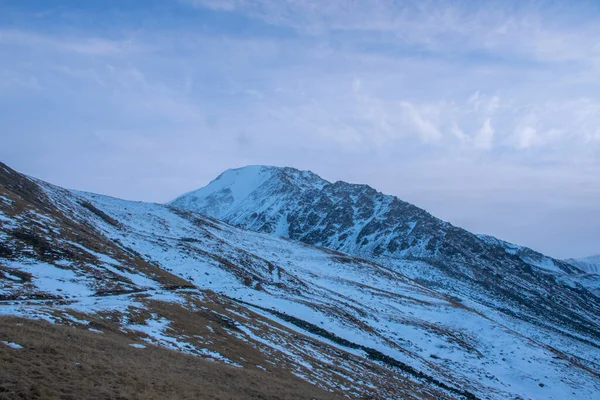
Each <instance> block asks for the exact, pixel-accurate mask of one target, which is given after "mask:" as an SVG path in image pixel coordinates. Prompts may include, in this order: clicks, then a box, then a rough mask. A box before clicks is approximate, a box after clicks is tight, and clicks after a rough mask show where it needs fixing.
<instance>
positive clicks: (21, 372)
mask: <svg viewBox="0 0 600 400" xmlns="http://www.w3.org/2000/svg"><path fill="white" fill-rule="evenodd" d="M0 340H4V341H10V342H15V343H18V344H20V345H21V346H23V348H22V349H13V348H10V347H8V346H6V345H4V344H0V365H2V368H0V399H3V400H4V399H74V400H75V399H122V400H125V399H313V398H314V399H335V398H340V396H338V395H335V394H331V393H327V392H325V391H323V390H321V389H319V388H317V387H315V386H313V385H311V384H309V383H307V382H305V381H302V380H300V379H299V378H297V377H295V376H294V375H292V374H287V375H286V374H282V373H281V372H280V373H278V374H271V373H269V372H265V371H262V370H259V369H249V368H236V367H232V366H228V365H225V364H222V363H218V362H213V361H209V360H204V359H200V358H198V357H194V356H190V355H186V354H182V353H178V352H175V351H171V350H167V349H163V348H160V347H156V346H150V345H148V346H147V347H146V348H145V349H136V348H133V347H131V346H129V344H130V343H132V340H131V339H129V338H128V337H127V336H126V335H124V334H120V333H118V332H105V333H94V332H90V331H88V330H87V329H84V328H81V327H71V326H64V325H55V324H51V323H48V322H46V321H33V320H27V319H21V318H14V317H1V318H0Z"/></svg>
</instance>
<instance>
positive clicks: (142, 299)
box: [0, 165, 600, 399]
mask: <svg viewBox="0 0 600 400" xmlns="http://www.w3.org/2000/svg"><path fill="white" fill-rule="evenodd" d="M0 238H1V239H2V241H1V247H0V296H1V298H2V301H1V304H0V313H1V314H2V315H5V317H3V319H2V324H1V326H2V329H1V330H0V335H2V336H1V337H0V340H1V341H2V342H4V343H0V345H2V346H0V357H2V360H3V362H4V360H6V361H7V362H11V363H15V365H19V368H17V369H6V370H4V371H2V375H0V377H1V378H2V388H4V389H3V390H5V392H4V393H5V394H6V393H9V395H10V396H13V397H10V396H9V398H17V396H18V395H19V393H26V394H29V395H31V394H33V395H31V396H30V397H34V396H38V397H40V398H44V397H48V396H49V395H46V396H44V394H48V393H54V392H53V391H56V390H60V391H62V393H68V394H69V395H70V396H71V397H75V398H76V397H78V395H77V393H81V390H83V391H84V392H85V390H86V389H85V388H82V386H81V384H80V382H79V381H75V380H77V379H81V378H85V379H90V378H91V377H94V376H96V378H95V379H96V380H97V381H98V382H97V383H98V385H102V384H103V383H104V384H106V385H107V386H106V387H103V388H99V389H97V390H99V392H97V393H99V394H98V395H97V397H98V398H102V396H103V393H104V397H107V396H106V395H105V394H106V393H110V394H109V395H108V397H111V396H113V397H116V395H115V393H119V395H121V396H122V397H124V398H136V395H135V394H132V393H137V392H136V391H133V389H132V385H133V387H140V386H136V385H143V383H139V382H140V380H141V381H142V382H146V383H147V381H145V380H149V379H153V378H152V377H155V376H156V375H157V374H158V372H157V371H160V369H161V368H164V365H166V364H165V363H168V365H177V366H178V367H177V368H191V369H192V370H193V371H199V373H198V375H197V376H196V379H197V380H194V378H193V376H195V375H194V374H190V375H189V380H188V378H185V379H183V378H182V381H181V384H182V385H184V387H181V388H180V391H179V392H177V393H179V394H178V395H177V396H178V397H185V396H188V397H190V398H197V397H207V398H210V397H211V396H212V394H211V393H210V390H214V391H216V392H215V393H218V394H216V395H215V397H217V398H228V397H235V396H236V395H237V396H238V397H239V395H243V397H245V398H246V397H247V398H252V397H257V398H258V397H261V398H336V397H339V396H344V397H350V398H364V397H367V398H369V397H371V398H406V399H411V398H414V399H427V398H430V399H444V398H447V399H452V398H457V399H462V398H468V399H475V398H481V399H484V398H485V399H505V398H523V399H568V398H577V399H592V398H593V397H594V395H595V394H596V393H597V392H598V390H600V376H599V375H598V373H597V372H596V371H598V370H599V368H598V363H599V362H600V360H599V352H598V342H597V341H596V339H595V337H594V335H592V334H588V332H585V331H583V330H579V329H578V328H577V327H575V328H574V327H571V326H568V325H567V326H564V327H563V328H562V330H560V331H558V330H556V331H555V330H550V329H542V328H540V327H539V326H537V325H536V324H535V321H533V322H526V321H524V320H522V319H518V318H514V319H508V318H504V317H503V318H497V316H496V315H495V314H494V313H492V312H489V313H487V314H486V313H483V312H482V311H481V310H478V309H475V308H473V307H471V306H470V305H469V304H466V302H465V303H461V302H458V301H456V299H455V297H451V296H448V295H447V294H444V293H441V292H440V291H435V290H432V289H430V288H427V287H425V286H423V285H422V284H420V283H418V282H416V281H414V280H412V279H410V278H409V277H407V276H405V275H404V274H402V273H401V272H399V271H400V268H397V267H393V268H392V267H390V266H389V265H388V266H384V265H381V264H379V263H376V262H374V261H369V260H366V259H361V258H355V257H353V256H349V255H346V254H344V253H340V252H338V251H333V250H329V249H319V248H315V247H313V246H310V245H307V244H304V243H301V242H295V241H290V240H287V239H283V238H279V237H276V236H273V235H269V234H265V233H258V232H252V231H247V230H243V229H240V228H236V227H233V226H230V225H228V224H226V223H223V222H220V221H218V220H215V219H212V218H210V217H206V216H203V215H200V214H196V213H194V212H190V211H185V210H181V209H178V208H174V207H171V206H165V205H159V204H149V203H141V202H130V201H124V200H119V199H114V198H110V197H106V196H101V195H95V194H90V193H82V192H73V191H68V190H65V189H62V188H59V187H56V186H53V185H50V184H47V183H44V182H41V181H38V180H36V179H33V178H29V177H26V176H23V175H21V174H19V173H17V172H15V171H13V170H11V169H10V168H8V167H6V166H4V165H0ZM402 262H403V264H402V265H403V266H404V267H405V269H406V270H410V269H411V268H412V269H414V270H420V269H425V268H431V264H428V263H427V262H424V261H422V260H403V261H402ZM573 290H575V289H573ZM577 290H579V291H581V293H582V296H583V295H588V294H587V292H586V291H585V289H583V288H579V289H577ZM594 301H596V300H594V298H593V297H592V298H591V300H590V301H589V302H588V304H591V305H594V304H595V303H594ZM486 311H489V309H487V310H486ZM590 315H592V317H593V316H594V314H593V313H590ZM592 317H590V319H591V318H592ZM23 318H24V319H23ZM565 318H570V315H568V316H566V317H565ZM30 320H38V321H33V322H31V321H30ZM39 320H42V321H47V322H50V323H52V324H54V325H48V324H47V323H45V322H40V321H39ZM504 322H507V324H504ZM515 326H517V327H518V329H514V327H515ZM589 326H590V327H589V328H588V330H589V331H591V332H594V329H595V328H594V325H593V324H590V325H589ZM67 328H68V329H72V331H68V330H66V329H67ZM64 333H67V335H72V337H73V340H74V342H75V343H76V345H75V346H74V348H73V354H64V353H65V352H66V351H67V350H66V343H65V342H64V341H63V340H61V339H60V337H62V335H64ZM95 335H98V339H94V338H96V336H95ZM87 341H92V342H90V348H89V349H86V348H85V346H82V345H81V343H86V342H87ZM101 348H107V349H114V355H115V356H114V357H111V359H110V360H108V359H107V358H106V357H105V356H104V355H103V354H102V352H100V351H98V349H101ZM164 349H168V350H169V351H171V352H172V353H168V354H170V355H168V356H166V355H165V354H167V353H164V351H165V350H164ZM133 351H135V352H137V353H132V352H133ZM165 357H166V358H165ZM36 358H38V359H39V360H36ZM121 358H127V360H123V361H122V362H121V361H119V360H120V359H121ZM71 362H72V363H73V364H72V365H73V366H71V367H70V368H67V365H71ZM48 363H60V364H57V365H64V366H65V368H64V369H63V370H62V371H64V372H60V370H49V371H45V372H44V374H45V375H44V377H45V378H44V379H45V380H44V381H43V382H44V384H43V385H42V387H37V388H36V387H33V388H32V387H31V385H33V383H34V382H37V381H38V380H39V379H40V375H39V374H40V368H41V366H44V365H47V364H48ZM77 363H79V364H77ZM206 363H213V364H215V365H218V368H216V369H215V370H214V371H213V372H214V373H213V375H211V374H209V373H208V372H207V373H204V372H202V371H206V370H207V368H208V367H207V365H208V364H206ZM98 364H106V365H107V367H106V368H104V369H103V370H102V371H103V372H102V373H101V374H99V375H95V371H96V368H97V365H98ZM138 364H139V370H138V368H137V367H136V365H138ZM142 364H143V365H142ZM79 366H80V367H79ZM161 366H162V367H161ZM75 368H78V369H77V370H75ZM113 368H114V369H113ZM132 368H136V371H130V373H128V374H126V375H125V376H124V378H123V379H121V380H119V379H116V378H115V376H114V375H111V374H110V372H109V371H115V373H116V371H123V370H131V369H132ZM216 373H218V374H221V373H222V374H223V375H224V376H225V377H231V380H232V382H234V383H233V384H232V385H231V387H230V388H229V389H228V388H226V387H225V385H221V384H220V383H219V381H217V382H214V379H215V378H214V376H215V375H214V374H216ZM167 377H168V376H165V378H167ZM182 377H185V375H183V376H182ZM61 379H63V380H64V379H66V380H67V381H68V380H73V381H72V382H71V383H70V384H66V385H63V384H59V383H58V382H56V384H54V385H53V384H52V383H51V382H53V381H55V380H56V381H58V380H61ZM227 379H229V378H227ZM271 379H272V380H273V383H272V384H269V382H270V380H271ZM203 380H205V381H206V382H212V384H211V385H212V386H210V389H207V392H206V393H202V394H201V393H199V392H198V390H197V388H198V387H201V386H202V382H203ZM251 381H252V382H255V383H256V384H249V385H247V386H246V385H245V384H244V383H243V382H251ZM77 382H79V383H77ZM134 382H137V383H135V384H134ZM159 382H161V381H159ZM162 382H163V383H164V385H163V384H161V383H157V384H156V385H154V386H144V387H145V388H146V390H148V391H152V392H154V391H157V392H156V393H161V390H162V391H163V392H165V393H166V392H169V387H170V386H169V384H168V382H167V380H166V379H164V380H162ZM261 382H264V383H262V384H261ZM207 384H208V383H207ZM94 390H96V389H94ZM37 393H41V394H39V395H38V394H37ZM2 395H3V394H2ZM5 397H6V396H5ZM25 397H27V395H25Z"/></svg>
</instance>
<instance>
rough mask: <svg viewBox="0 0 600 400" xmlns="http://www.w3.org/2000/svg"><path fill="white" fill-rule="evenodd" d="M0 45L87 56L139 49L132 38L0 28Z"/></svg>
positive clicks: (130, 51)
mask: <svg viewBox="0 0 600 400" xmlns="http://www.w3.org/2000/svg"><path fill="white" fill-rule="evenodd" d="M0 45H5V46H6V45H10V46H19V47H27V48H37V49H47V50H50V51H59V52H63V53H73V54H81V55H88V56H109V55H118V54H126V53H132V52H136V51H141V47H140V46H139V44H136V43H134V42H133V41H132V40H127V39H123V40H110V39H105V38H99V37H81V36H79V35H69V36H67V35H61V36H51V35H44V34H40V33H37V32H33V31H21V30H10V29H9V30H0Z"/></svg>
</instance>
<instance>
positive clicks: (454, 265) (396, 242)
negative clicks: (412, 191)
mask: <svg viewBox="0 0 600 400" xmlns="http://www.w3.org/2000/svg"><path fill="white" fill-rule="evenodd" d="M264 168H268V171H269V174H270V175H269V178H268V179H266V180H265V181H264V182H262V183H261V184H260V185H258V186H257V187H255V188H253V190H252V191H251V193H250V194H248V195H247V196H246V197H245V198H243V199H236V200H237V204H236V206H235V207H229V208H227V204H215V203H214V202H215V199H218V198H220V197H221V196H224V194H225V193H228V192H227V190H228V189H222V190H220V191H218V192H216V193H212V192H211V190H210V189H211V185H212V183H211V184H209V185H208V186H207V187H205V188H203V189H201V190H202V191H203V193H204V194H205V196H206V197H205V199H208V201H209V203H207V200H205V199H201V200H200V201H196V202H195V201H189V199H188V200H187V201H182V200H180V199H181V198H179V199H177V200H176V201H174V202H173V203H171V205H173V206H174V207H181V208H185V209H188V210H191V211H196V212H201V213H206V214H208V215H211V216H215V217H217V218H220V219H223V220H224V221H226V222H229V223H231V224H233V225H236V226H240V227H243V228H247V229H251V230H256V231H261V232H267V233H272V234H276V235H280V236H284V237H288V238H290V239H293V240H298V241H302V242H304V243H307V244H311V245H316V246H321V247H325V248H329V249H332V250H337V251H341V252H345V253H349V254H352V255H356V256H360V257H363V258H366V259H370V260H374V261H376V262H378V263H381V264H384V265H387V266H389V267H392V268H395V269H398V270H399V271H401V272H402V273H404V274H406V275H409V276H410V277H411V278H413V279H415V280H417V281H419V282H420V283H423V284H426V285H428V286H430V287H435V288H436V289H438V290H442V291H444V292H446V293H447V294H449V295H452V296H455V297H457V298H459V299H463V300H468V301H471V302H475V303H476V304H479V305H483V306H485V307H491V308H493V309H496V310H498V311H500V312H502V313H504V314H506V315H510V316H512V317H517V318H519V319H523V320H526V321H529V322H531V323H534V324H538V325H540V326H545V327H547V328H549V329H553V330H554V329H560V328H561V327H564V326H569V327H570V328H571V329H573V330H575V331H577V332H579V333H581V334H583V335H585V336H586V337H588V338H593V339H594V340H599V341H600V325H599V324H598V321H600V298H599V297H597V296H596V295H594V294H593V293H592V292H591V291H590V290H587V289H586V288H585V287H584V286H581V285H580V284H578V283H573V281H571V280H570V278H568V279H565V277H571V276H577V274H580V273H581V271H579V270H578V269H577V268H575V267H574V266H573V265H571V264H568V263H566V262H563V261H559V260H554V259H551V258H550V257H546V256H544V255H542V254H540V253H537V252H535V251H533V250H531V249H527V248H524V247H520V246H516V245H512V244H510V243H506V242H503V241H501V240H498V239H496V238H492V237H489V236H483V235H475V234H473V233H470V232H468V231H466V230H464V229H461V228H459V227H455V226H453V225H452V224H450V223H448V222H445V221H442V220H440V219H438V218H436V217H434V216H432V215H431V214H429V213H428V212H426V211H425V210H423V209H420V208H418V207H416V206H414V205H412V204H410V203H407V202H404V201H402V200H400V199H398V198H397V197H394V196H389V195H384V194H382V193H380V192H378V191H376V190H375V189H373V188H371V187H369V186H367V185H355V184H349V183H346V182H335V183H330V182H327V181H325V180H323V179H321V178H320V177H318V176H317V175H315V174H313V173H310V172H303V171H298V170H295V169H293V168H275V167H264ZM226 174H227V172H226V173H224V174H223V175H226ZM238 183H242V184H243V182H236V181H235V179H232V182H231V184H232V185H236V184H238ZM206 193H208V195H206ZM190 195H193V194H190ZM184 197H185V196H184ZM207 204H210V206H208V205H207ZM223 208H225V210H224V209H223ZM214 209H219V210H220V211H221V212H220V214H218V215H216V214H215V213H213V212H211V211H212V210H214ZM406 259H410V260H421V261H423V265H424V267H423V268H422V269H420V270H412V271H407V270H405V269H403V260H406Z"/></svg>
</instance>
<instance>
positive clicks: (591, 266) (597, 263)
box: [566, 254, 600, 274]
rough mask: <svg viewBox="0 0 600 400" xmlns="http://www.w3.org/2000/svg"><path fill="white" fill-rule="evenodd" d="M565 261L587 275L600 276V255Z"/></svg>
mask: <svg viewBox="0 0 600 400" xmlns="http://www.w3.org/2000/svg"><path fill="white" fill-rule="evenodd" d="M566 261H567V262H568V263H570V264H572V265H574V266H576V267H577V268H579V269H581V270H582V271H585V272H587V273H588V274H600V254H598V255H595V256H590V257H585V258H577V259H574V258H570V259H568V260H566Z"/></svg>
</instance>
